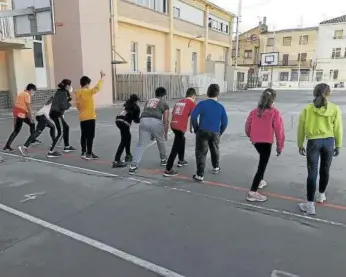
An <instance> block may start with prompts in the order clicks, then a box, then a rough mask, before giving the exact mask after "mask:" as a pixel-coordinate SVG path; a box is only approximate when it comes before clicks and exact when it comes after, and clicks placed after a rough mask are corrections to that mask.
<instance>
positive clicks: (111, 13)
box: [109, 0, 117, 103]
mask: <svg viewBox="0 0 346 277" xmlns="http://www.w3.org/2000/svg"><path fill="white" fill-rule="evenodd" d="M113 1H114V0H109V29H110V40H111V66H112V97H113V103H115V101H116V74H117V72H116V65H115V64H114V63H115V60H116V51H115V9H116V8H115V5H114V2H113Z"/></svg>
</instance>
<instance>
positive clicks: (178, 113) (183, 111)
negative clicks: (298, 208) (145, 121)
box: [163, 88, 196, 177]
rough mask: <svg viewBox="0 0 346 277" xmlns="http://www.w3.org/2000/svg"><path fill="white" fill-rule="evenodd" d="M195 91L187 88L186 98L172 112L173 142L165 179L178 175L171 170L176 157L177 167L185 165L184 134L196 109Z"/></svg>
mask: <svg viewBox="0 0 346 277" xmlns="http://www.w3.org/2000/svg"><path fill="white" fill-rule="evenodd" d="M195 101H196V90H195V89H194V88H189V89H188V90H187V91H186V98H184V99H181V100H179V101H178V102H177V103H176V104H175V106H174V108H173V111H172V121H171V129H172V131H173V133H174V141H173V146H172V150H171V154H170V155H169V158H168V161H167V165H166V171H165V172H164V174H163V175H164V176H165V177H171V176H176V175H178V173H177V172H176V171H175V170H173V169H172V168H173V163H174V160H175V158H176V157H177V155H178V158H179V161H178V167H183V166H186V165H187V162H186V161H185V159H184V155H185V132H186V129H187V123H188V121H189V117H190V115H191V113H192V111H193V109H194V108H195V107H196V103H195ZM190 131H191V132H193V130H192V125H191V121H190Z"/></svg>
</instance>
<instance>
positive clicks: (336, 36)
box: [334, 30, 344, 39]
mask: <svg viewBox="0 0 346 277" xmlns="http://www.w3.org/2000/svg"><path fill="white" fill-rule="evenodd" d="M343 35H344V30H335V31H334V39H342V37H343Z"/></svg>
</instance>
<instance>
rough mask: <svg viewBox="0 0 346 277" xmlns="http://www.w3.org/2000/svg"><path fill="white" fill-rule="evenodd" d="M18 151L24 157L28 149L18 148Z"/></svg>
mask: <svg viewBox="0 0 346 277" xmlns="http://www.w3.org/2000/svg"><path fill="white" fill-rule="evenodd" d="M18 149H19V151H20V153H22V155H23V156H24V157H27V156H28V148H26V147H25V146H19V147H18Z"/></svg>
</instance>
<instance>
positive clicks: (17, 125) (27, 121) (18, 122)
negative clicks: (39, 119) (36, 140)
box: [6, 117, 35, 147]
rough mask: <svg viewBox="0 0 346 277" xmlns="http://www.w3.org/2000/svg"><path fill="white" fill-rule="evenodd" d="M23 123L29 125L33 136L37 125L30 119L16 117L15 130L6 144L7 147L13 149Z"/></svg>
mask: <svg viewBox="0 0 346 277" xmlns="http://www.w3.org/2000/svg"><path fill="white" fill-rule="evenodd" d="M23 123H25V124H27V125H29V127H30V135H32V134H33V133H34V132H35V123H34V122H32V121H31V120H30V119H29V118H27V117H26V118H21V117H16V118H15V122H14V130H13V132H12V133H11V135H10V137H9V138H8V140H7V142H6V147H11V144H12V142H13V141H14V139H15V138H16V137H17V136H18V134H19V132H20V130H21V129H22V127H23Z"/></svg>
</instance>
